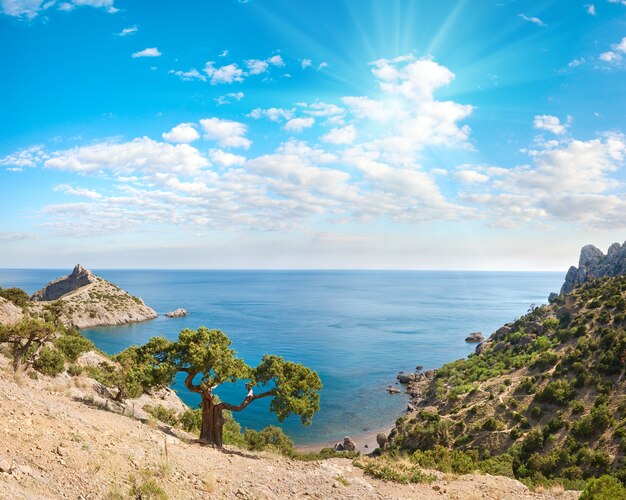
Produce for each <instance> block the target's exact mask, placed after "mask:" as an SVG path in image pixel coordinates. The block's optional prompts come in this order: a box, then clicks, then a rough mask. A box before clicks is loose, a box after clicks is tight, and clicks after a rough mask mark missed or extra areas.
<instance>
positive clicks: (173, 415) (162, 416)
mask: <svg viewBox="0 0 626 500" xmlns="http://www.w3.org/2000/svg"><path fill="white" fill-rule="evenodd" d="M143 409H144V410H145V411H146V413H148V414H149V415H152V416H153V417H154V418H156V419H157V420H158V421H159V422H163V423H164V424H169V425H176V424H177V423H178V422H179V418H178V413H177V412H176V410H174V409H172V408H165V407H164V406H162V405H156V406H152V405H144V407H143Z"/></svg>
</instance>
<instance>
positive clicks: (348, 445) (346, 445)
mask: <svg viewBox="0 0 626 500" xmlns="http://www.w3.org/2000/svg"><path fill="white" fill-rule="evenodd" d="M343 449H344V451H356V443H355V442H354V441H352V439H351V438H350V437H348V436H346V437H345V438H343Z"/></svg>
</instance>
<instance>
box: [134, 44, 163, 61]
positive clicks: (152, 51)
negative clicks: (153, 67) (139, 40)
mask: <svg viewBox="0 0 626 500" xmlns="http://www.w3.org/2000/svg"><path fill="white" fill-rule="evenodd" d="M161 55H162V54H161V52H160V51H159V49H157V48H156V47H149V48H147V49H143V50H140V51H138V52H133V55H132V57H133V58H135V59H136V58H138V57H160V56H161Z"/></svg>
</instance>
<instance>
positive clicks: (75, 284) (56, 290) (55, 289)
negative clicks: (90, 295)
mask: <svg viewBox="0 0 626 500" xmlns="http://www.w3.org/2000/svg"><path fill="white" fill-rule="evenodd" d="M95 281H96V276H95V275H94V274H93V273H92V272H91V271H89V270H88V269H85V268H84V267H83V266H81V265H80V264H78V265H77V266H76V267H75V268H74V270H73V271H72V273H71V274H68V275H67V276H61V277H60V278H57V279H55V280H52V281H51V282H50V283H48V284H47V285H46V286H44V287H43V288H42V289H41V290H39V291H38V292H36V293H34V294H33V295H32V297H31V300H37V301H51V300H57V299H60V298H61V297H63V295H67V294H68V293H71V292H73V291H74V290H77V289H79V288H82V287H84V286H87V285H90V284H91V283H94V282H95Z"/></svg>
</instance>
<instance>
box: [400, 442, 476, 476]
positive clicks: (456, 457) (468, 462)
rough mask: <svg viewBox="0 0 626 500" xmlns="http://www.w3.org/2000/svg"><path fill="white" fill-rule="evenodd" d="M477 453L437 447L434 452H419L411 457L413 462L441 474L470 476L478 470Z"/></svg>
mask: <svg viewBox="0 0 626 500" xmlns="http://www.w3.org/2000/svg"><path fill="white" fill-rule="evenodd" d="M477 459H478V453H477V452H475V451H474V452H464V451H461V450H452V451H450V450H449V449H448V448H444V447H443V446H435V448H433V449H432V450H427V451H421V450H417V451H416V452H415V453H413V455H412V456H411V461H413V462H415V463H416V464H418V465H421V466H422V467H425V468H429V469H436V470H439V471H441V472H454V473H455V474H469V473H470V472H473V471H475V470H476V469H477V464H476V462H477Z"/></svg>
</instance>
